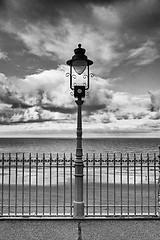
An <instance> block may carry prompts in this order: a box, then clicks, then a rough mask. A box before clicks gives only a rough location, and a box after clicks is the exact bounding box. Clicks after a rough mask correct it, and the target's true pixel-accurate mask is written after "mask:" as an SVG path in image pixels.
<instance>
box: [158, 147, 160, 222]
mask: <svg viewBox="0 0 160 240" xmlns="http://www.w3.org/2000/svg"><path fill="white" fill-rule="evenodd" d="M158 158H159V161H158V171H159V177H158V213H157V214H158V217H160V146H159V155H158Z"/></svg>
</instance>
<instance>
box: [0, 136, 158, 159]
mask: <svg viewBox="0 0 160 240" xmlns="http://www.w3.org/2000/svg"><path fill="white" fill-rule="evenodd" d="M82 145H83V155H84V156H85V155H86V154H87V153H88V154H89V155H90V156H91V155H93V153H94V154H95V155H97V156H98V155H99V154H100V153H101V154H102V155H106V154H107V153H108V154H113V153H116V154H120V153H122V154H127V153H129V154H131V153H136V154H141V153H143V154H147V153H148V154H158V152H159V146H160V138H85V139H83V144H82ZM75 152H76V139H72V138H0V154H2V153H5V155H6V154H8V153H10V154H12V155H15V154H16V153H18V154H23V153H24V154H26V155H27V154H30V153H32V154H33V155H35V154H36V153H38V154H39V155H42V154H43V153H45V154H46V155H49V154H50V153H52V154H57V153H58V154H60V155H63V154H64V153H65V154H66V156H67V155H68V156H69V155H70V154H71V153H72V154H73V155H74V154H75Z"/></svg>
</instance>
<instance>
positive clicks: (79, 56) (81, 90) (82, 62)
mask: <svg viewBox="0 0 160 240" xmlns="http://www.w3.org/2000/svg"><path fill="white" fill-rule="evenodd" d="M85 51H86V50H85V49H84V48H81V44H78V48H76V49H75V50H74V53H75V55H74V56H73V57H72V59H70V60H68V61H67V64H68V65H69V66H70V73H67V74H66V75H67V76H70V88H71V90H73V91H74V97H75V98H77V100H76V101H75V102H76V104H77V106H78V113H77V148H76V161H75V201H74V217H75V218H82V217H84V201H83V167H84V165H83V160H82V156H83V150H82V104H83V103H84V101H83V100H82V99H83V98H85V91H86V90H88V89H89V80H90V76H93V75H92V74H90V73H89V66H90V65H92V64H93V62H92V61H91V60H89V59H88V58H87V56H86V55H85ZM86 69H87V74H85V75H84V76H83V78H84V79H86V80H87V82H86V83H83V84H80V85H76V84H75V83H73V78H74V79H76V76H75V75H73V74H72V72H73V71H72V70H74V71H75V72H76V73H77V74H78V75H81V74H82V73H84V71H85V70H86Z"/></svg>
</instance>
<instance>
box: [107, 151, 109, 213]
mask: <svg viewBox="0 0 160 240" xmlns="http://www.w3.org/2000/svg"><path fill="white" fill-rule="evenodd" d="M108 215H109V154H108V153H107V216H108Z"/></svg>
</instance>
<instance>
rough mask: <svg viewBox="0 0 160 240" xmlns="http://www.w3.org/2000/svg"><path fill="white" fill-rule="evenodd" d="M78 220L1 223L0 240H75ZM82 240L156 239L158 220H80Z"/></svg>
mask: <svg viewBox="0 0 160 240" xmlns="http://www.w3.org/2000/svg"><path fill="white" fill-rule="evenodd" d="M77 227H78V221H77V220H48V219H47V220H0V240H58V239H59V240H77V239H78V230H77ZM81 233H82V239H83V240H115V239H116V240H151V239H152V240H159V239H160V221H159V220H133V219H132V220H131V219H130V220H83V221H81Z"/></svg>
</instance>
